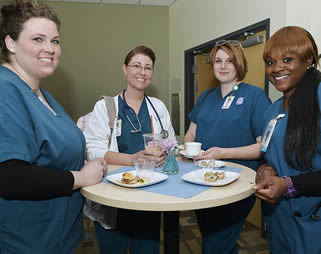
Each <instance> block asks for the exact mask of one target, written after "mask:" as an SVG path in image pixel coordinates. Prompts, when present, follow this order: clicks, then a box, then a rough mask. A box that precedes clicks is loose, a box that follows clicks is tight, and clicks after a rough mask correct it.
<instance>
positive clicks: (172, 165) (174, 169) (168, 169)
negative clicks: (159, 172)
mask: <svg viewBox="0 0 321 254" xmlns="http://www.w3.org/2000/svg"><path fill="white" fill-rule="evenodd" d="M178 170H179V168H178V163H177V161H176V158H175V149H171V150H169V151H168V153H167V157H166V160H165V163H164V165H163V173H164V174H167V175H174V174H177V173H178Z"/></svg>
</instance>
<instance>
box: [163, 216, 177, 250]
mask: <svg viewBox="0 0 321 254" xmlns="http://www.w3.org/2000/svg"><path fill="white" fill-rule="evenodd" d="M164 253H165V254H173V253H179V212H164Z"/></svg>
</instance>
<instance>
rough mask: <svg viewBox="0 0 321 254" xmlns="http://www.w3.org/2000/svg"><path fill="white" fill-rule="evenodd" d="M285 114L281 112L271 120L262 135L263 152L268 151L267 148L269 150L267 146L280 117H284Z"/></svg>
mask: <svg viewBox="0 0 321 254" xmlns="http://www.w3.org/2000/svg"><path fill="white" fill-rule="evenodd" d="M284 116H285V114H279V115H278V116H277V117H275V118H273V119H272V120H271V121H270V122H269V124H268V126H267V127H266V129H265V131H264V134H263V136H262V141H261V151H262V152H266V150H267V148H268V146H269V143H270V140H271V138H272V135H273V132H274V129H275V126H276V123H277V121H278V120H279V119H280V118H282V117H284Z"/></svg>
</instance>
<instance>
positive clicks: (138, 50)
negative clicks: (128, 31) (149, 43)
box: [124, 46, 156, 66]
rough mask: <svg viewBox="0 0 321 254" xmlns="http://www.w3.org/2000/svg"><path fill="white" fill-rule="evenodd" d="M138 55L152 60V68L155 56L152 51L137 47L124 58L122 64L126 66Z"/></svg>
mask: <svg viewBox="0 0 321 254" xmlns="http://www.w3.org/2000/svg"><path fill="white" fill-rule="evenodd" d="M138 54H142V55H144V56H148V57H149V58H150V59H151V60H152V62H153V66H154V65H155V61H156V56H155V53H154V51H153V50H152V49H150V48H147V47H145V46H137V47H136V48H134V49H132V50H131V51H129V52H128V54H127V56H126V58H125V61H124V64H125V65H126V66H127V65H128V63H129V62H130V60H131V59H132V58H133V57H134V56H136V55H138Z"/></svg>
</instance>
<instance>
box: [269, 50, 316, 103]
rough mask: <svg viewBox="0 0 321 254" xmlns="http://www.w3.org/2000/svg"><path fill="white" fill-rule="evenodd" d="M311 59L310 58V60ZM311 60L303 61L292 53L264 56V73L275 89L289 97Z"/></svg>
mask: <svg viewBox="0 0 321 254" xmlns="http://www.w3.org/2000/svg"><path fill="white" fill-rule="evenodd" d="M311 61H312V60H311ZM309 65H311V62H308V63H307V62H304V61H302V60H301V58H300V57H299V56H298V55H295V54H293V53H285V54H273V55H271V56H267V57H265V69H266V74H267V76H268V77H269V79H270V81H271V82H272V84H273V85H274V86H275V88H276V89H277V90H279V91H280V92H283V94H284V95H285V96H286V97H288V98H289V96H290V95H292V94H293V92H294V91H295V88H296V86H297V84H298V83H299V82H300V80H301V79H302V77H303V75H304V73H305V71H306V69H307V67H308V66H309Z"/></svg>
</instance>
